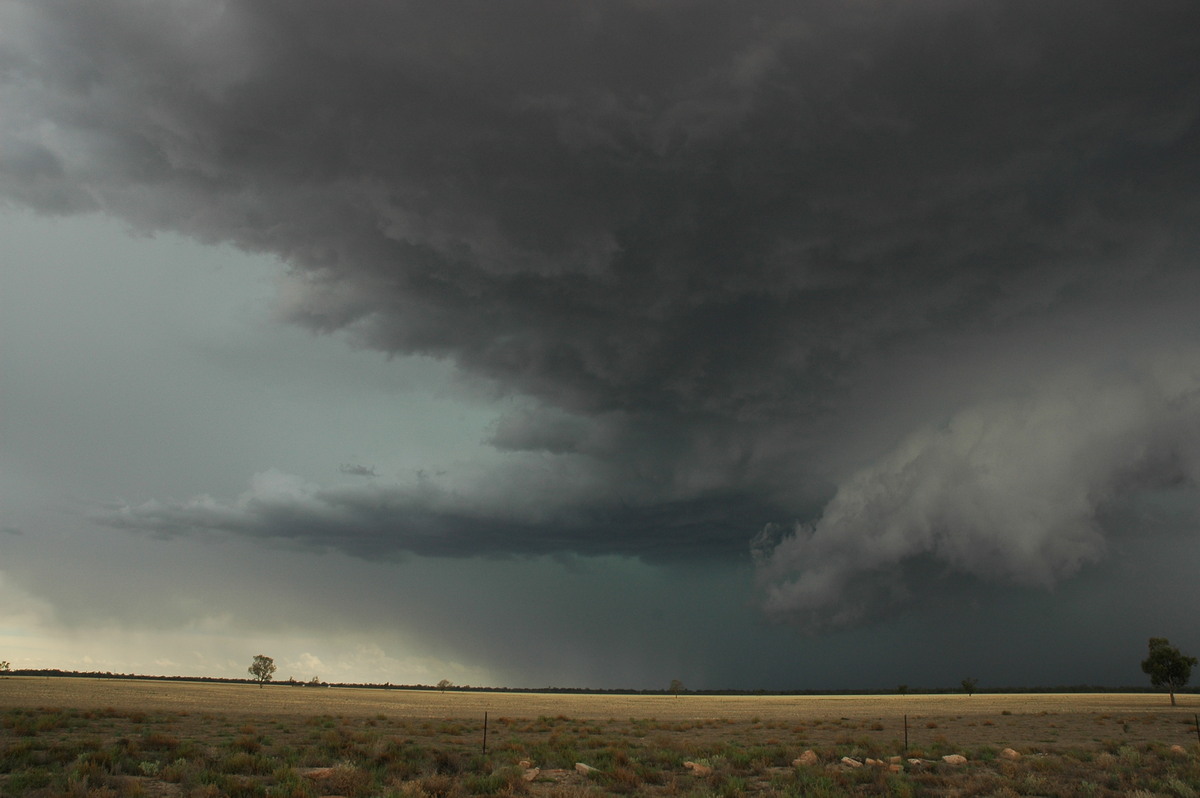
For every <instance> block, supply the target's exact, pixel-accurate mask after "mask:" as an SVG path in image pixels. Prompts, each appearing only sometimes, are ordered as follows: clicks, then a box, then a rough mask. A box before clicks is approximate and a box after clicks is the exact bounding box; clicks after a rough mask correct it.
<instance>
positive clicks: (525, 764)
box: [517, 759, 533, 770]
mask: <svg viewBox="0 0 1200 798" xmlns="http://www.w3.org/2000/svg"><path fill="white" fill-rule="evenodd" d="M517 767H519V768H525V769H526V770H529V769H530V768H531V767H533V763H532V762H530V761H529V760H528V759H522V760H521V761H520V762H518V763H517Z"/></svg>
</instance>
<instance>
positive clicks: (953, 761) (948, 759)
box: [942, 754, 967, 765]
mask: <svg viewBox="0 0 1200 798" xmlns="http://www.w3.org/2000/svg"><path fill="white" fill-rule="evenodd" d="M942 761H943V762H945V763H946V764H947V765H965V764H967V758H966V757H965V756H963V755H962V754H946V755H945V756H944V757H942Z"/></svg>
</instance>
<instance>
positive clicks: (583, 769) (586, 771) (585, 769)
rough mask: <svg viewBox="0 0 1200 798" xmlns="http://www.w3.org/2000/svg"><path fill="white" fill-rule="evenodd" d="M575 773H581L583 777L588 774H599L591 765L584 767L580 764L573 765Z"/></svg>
mask: <svg viewBox="0 0 1200 798" xmlns="http://www.w3.org/2000/svg"><path fill="white" fill-rule="evenodd" d="M575 771H576V772H577V773H582V774H583V775H585V776H586V775H587V774H589V773H599V772H600V771H599V770H598V769H597V768H594V767H592V766H591V765H585V764H583V763H582V762H576V763H575Z"/></svg>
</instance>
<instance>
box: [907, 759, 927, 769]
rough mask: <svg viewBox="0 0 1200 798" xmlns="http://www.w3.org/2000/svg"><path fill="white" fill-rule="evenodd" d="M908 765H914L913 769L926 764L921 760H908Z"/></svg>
mask: <svg viewBox="0 0 1200 798" xmlns="http://www.w3.org/2000/svg"><path fill="white" fill-rule="evenodd" d="M908 764H910V765H912V766H913V767H919V766H921V765H922V764H924V763H923V762H922V761H921V760H919V759H910V760H908Z"/></svg>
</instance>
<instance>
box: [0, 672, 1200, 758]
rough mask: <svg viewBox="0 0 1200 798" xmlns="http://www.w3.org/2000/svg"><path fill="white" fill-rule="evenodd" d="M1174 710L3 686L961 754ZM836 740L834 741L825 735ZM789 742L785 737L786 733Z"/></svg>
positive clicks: (86, 702) (1180, 729)
mask: <svg viewBox="0 0 1200 798" xmlns="http://www.w3.org/2000/svg"><path fill="white" fill-rule="evenodd" d="M1178 700H1179V705H1178V706H1176V707H1172V706H1170V704H1169V701H1168V699H1167V696H1166V695H1163V694H1156V693H1083V694H1076V693H1069V694H1053V693H1052V694H987V693H983V694H976V695H971V696H968V695H962V694H948V695H871V696H841V695H838V696H698V695H687V694H684V695H681V696H679V697H678V698H676V697H674V696H656V695H649V696H643V695H632V696H630V695H579V694H541V693H486V692H459V691H455V690H448V691H446V692H445V693H442V692H438V691H432V690H394V689H387V690H385V689H364V688H336V687H331V688H309V687H293V686H288V685H283V684H268V685H267V686H266V687H263V688H259V687H257V686H254V685H245V684H219V683H218V684H214V683H204V682H160V681H141V680H123V679H87V678H61V677H55V678H42V677H18V676H14V677H8V678H0V707H28V708H37V707H57V708H64V709H105V708H112V709H116V710H120V711H132V710H137V711H142V712H158V713H192V714H202V713H219V714H222V715H234V716H237V715H242V716H247V717H258V718H262V717H286V716H293V717H311V716H314V715H330V716H334V717H341V718H369V717H374V716H380V715H384V716H387V717H390V718H409V719H445V720H463V721H471V722H475V721H480V720H482V718H483V714H484V713H485V712H487V713H488V714H489V716H490V717H491V718H493V719H495V718H514V719H522V718H529V719H532V718H539V717H546V716H548V717H565V718H569V719H572V720H609V719H613V720H629V719H639V720H643V719H652V720H655V721H658V722H661V723H677V724H685V723H686V724H692V725H695V724H697V723H698V722H701V721H714V720H720V721H725V722H726V723H725V724H723V732H724V733H738V734H749V733H751V732H752V731H754V730H755V729H759V730H762V729H778V728H783V727H786V726H788V725H793V724H803V725H804V726H805V728H806V732H807V734H806V736H807V738H808V739H810V740H813V741H814V742H822V741H823V738H825V737H828V738H829V740H830V741H832V740H833V738H835V737H837V736H839V735H842V736H844V735H845V734H846V733H847V732H849V731H851V730H852V731H853V733H854V734H856V735H863V736H866V737H880V738H883V737H886V738H887V739H898V738H900V737H902V736H903V733H904V732H903V730H904V721H905V717H907V721H908V727H909V739H910V742H913V743H916V742H920V741H921V740H930V739H933V738H942V739H944V740H950V741H952V742H954V743H957V744H961V745H979V744H993V745H1012V746H1017V747H1020V746H1025V747H1036V746H1039V745H1055V746H1068V745H1082V746H1088V745H1096V744H1099V743H1101V742H1102V741H1104V740H1111V739H1122V740H1127V741H1129V742H1135V743H1136V742H1162V743H1183V744H1190V743H1193V742H1196V741H1197V735H1196V729H1195V717H1196V713H1197V712H1200V696H1194V695H1181V696H1178ZM822 729H824V730H825V731H826V733H825V734H822V733H821V730H822ZM776 736H777V735H776Z"/></svg>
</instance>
